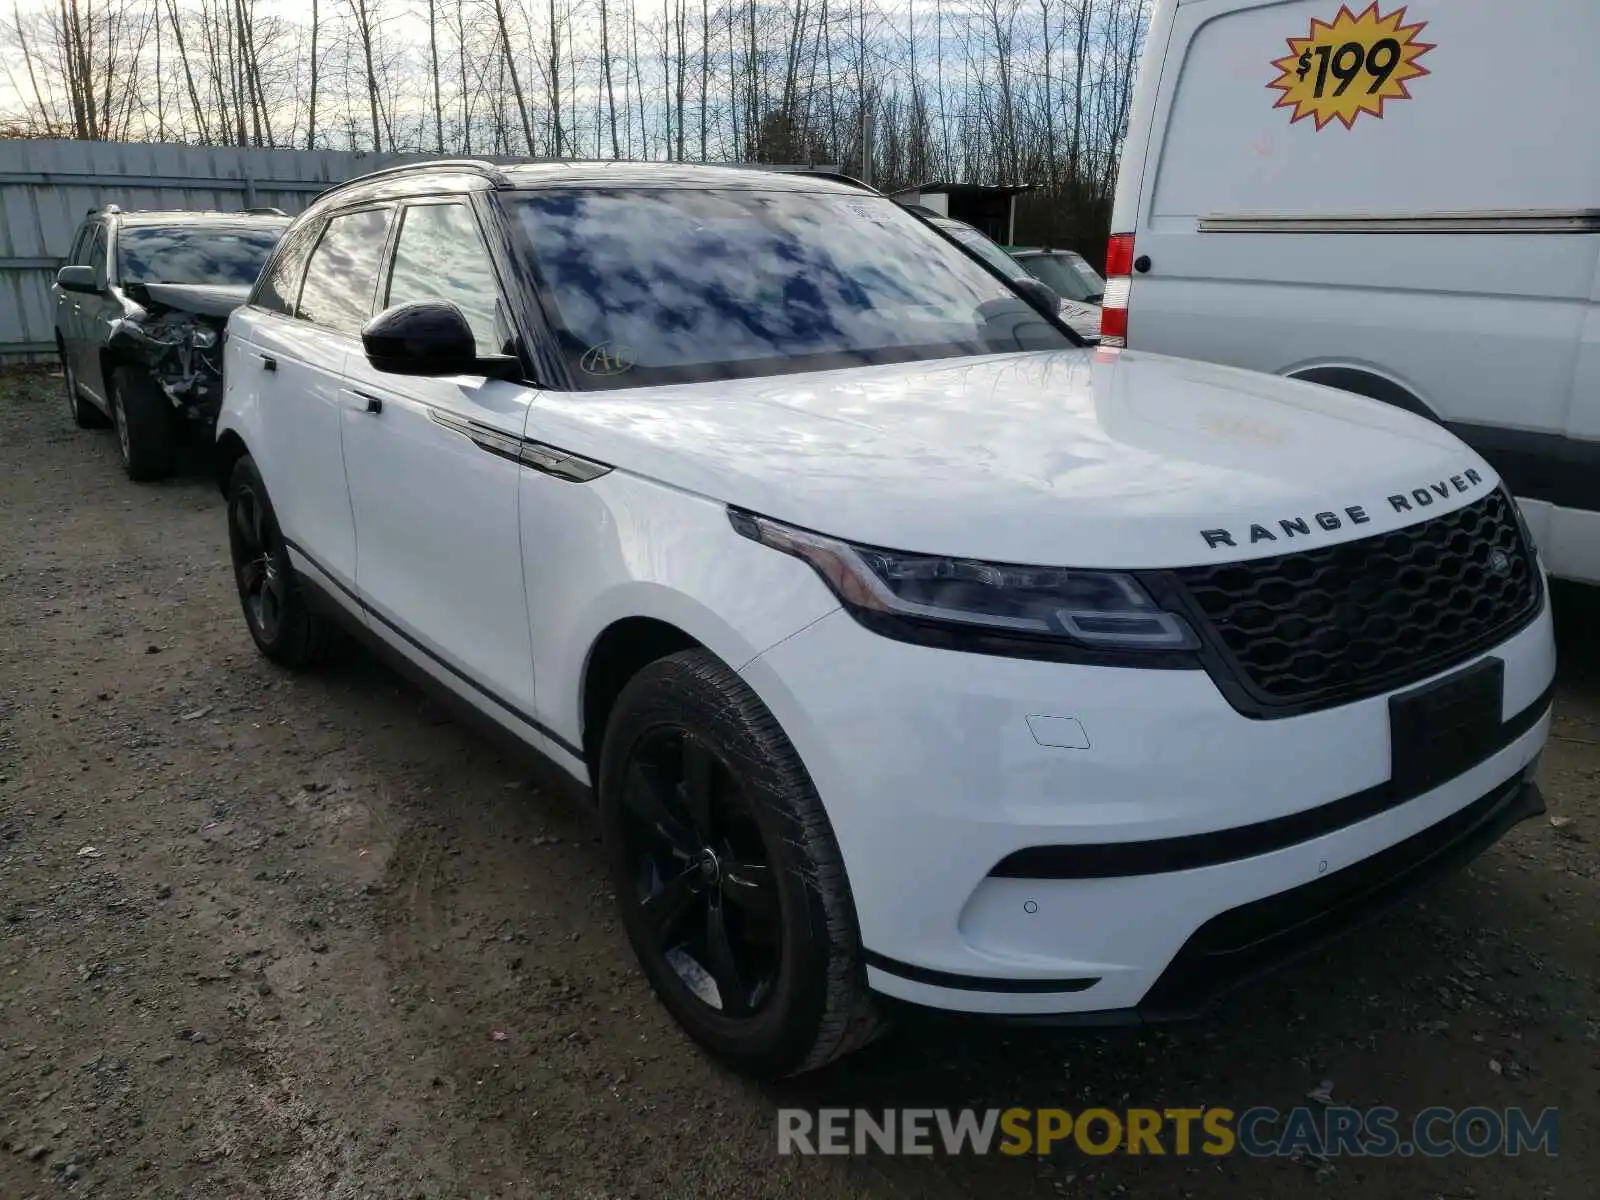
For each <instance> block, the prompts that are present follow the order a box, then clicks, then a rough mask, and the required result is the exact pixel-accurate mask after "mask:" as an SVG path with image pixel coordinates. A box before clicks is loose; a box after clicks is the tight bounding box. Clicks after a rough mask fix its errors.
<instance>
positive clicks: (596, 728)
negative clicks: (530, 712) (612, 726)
mask: <svg viewBox="0 0 1600 1200" xmlns="http://www.w3.org/2000/svg"><path fill="white" fill-rule="evenodd" d="M692 649H707V647H706V646H705V645H704V643H702V642H701V641H700V640H699V639H697V638H695V637H693V636H692V635H690V634H689V633H688V632H687V631H685V630H683V629H681V628H679V627H678V626H677V625H675V624H673V623H672V622H670V621H664V620H662V619H661V618H659V617H645V616H630V617H622V618H620V619H618V620H615V621H613V622H611V624H609V625H607V626H606V627H605V628H604V629H602V630H601V631H600V634H599V636H598V637H596V638H595V639H594V642H593V643H592V644H591V645H590V647H589V653H588V655H587V656H586V657H585V659H584V664H583V673H582V675H581V677H580V679H581V682H580V685H579V700H578V712H579V720H580V722H581V724H580V733H581V737H582V750H583V758H584V763H585V764H586V765H587V766H588V768H589V777H590V782H591V783H598V780H597V779H596V774H597V772H598V769H599V764H600V746H601V743H602V741H603V740H604V738H605V730H606V724H607V722H608V721H609V720H610V718H611V713H612V710H613V709H614V708H615V707H616V703H617V698H618V697H619V696H621V695H622V689H623V688H625V687H627V686H628V681H629V680H630V679H632V678H633V677H634V676H635V675H637V674H638V673H639V672H640V671H642V670H644V668H645V667H647V666H649V665H650V664H651V663H653V662H657V661H659V660H660V659H663V658H666V657H667V656H668V655H670V654H676V653H678V652H679V651H680V650H692ZM708 652H709V651H708Z"/></svg>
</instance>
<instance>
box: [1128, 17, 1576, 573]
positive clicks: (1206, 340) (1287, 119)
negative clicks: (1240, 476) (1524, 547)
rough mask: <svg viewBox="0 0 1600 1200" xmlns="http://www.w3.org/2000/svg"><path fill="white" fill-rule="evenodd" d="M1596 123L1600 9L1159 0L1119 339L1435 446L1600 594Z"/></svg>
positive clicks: (1145, 77)
mask: <svg viewBox="0 0 1600 1200" xmlns="http://www.w3.org/2000/svg"><path fill="white" fill-rule="evenodd" d="M1597 112H1600V0H1519V3H1517V4H1514V5H1511V4H1505V3H1501V2H1498V0H1414V2H1412V3H1409V4H1404V5H1402V4H1401V3H1399V2H1398V0H1395V2H1390V0H1381V2H1380V3H1377V4H1374V5H1372V6H1370V7H1367V8H1364V9H1363V8H1361V7H1360V5H1359V3H1358V4H1356V5H1354V6H1352V7H1342V6H1341V5H1340V3H1339V0H1158V2H1157V4H1156V8H1155V12H1154V15H1153V16H1152V19H1151V24H1150V31H1149V36H1148V41H1147V44H1146V48H1145V52H1144V57H1143V60H1142V62H1141V65H1140V69H1139V77H1138V83H1137V88H1136V90H1135V93H1134V100H1133V107H1132V112H1131V115H1130V118H1129V130H1128V138H1127V143H1126V146H1125V148H1124V151H1123V157H1122V167H1121V174H1120V176H1119V177H1118V180H1117V191H1116V201H1115V207H1114V209H1113V215H1112V233H1113V236H1112V239H1111V245H1110V249H1109V253H1108V255H1107V258H1108V261H1107V266H1106V275H1107V276H1108V280H1109V282H1108V285H1107V288H1106V296H1105V304H1104V318H1103V324H1102V334H1103V335H1104V338H1105V340H1106V342H1108V343H1109V344H1113V345H1116V344H1125V345H1128V346H1132V347H1137V348H1141V349H1145V350H1152V351H1159V352H1161V353H1165V354H1175V355H1182V356H1185V357H1189V358H1204V359H1211V360H1213V361H1216V362H1223V363H1232V364H1236V365H1238V366H1243V367H1250V368H1253V369H1255V370H1260V371H1272V372H1277V373H1279V374H1283V375H1292V376H1295V377H1297V378H1301V379H1307V380H1311V381H1314V382H1319V383H1324V384H1329V385H1332V386H1334V387H1338V388H1343V389H1346V390H1348V391H1352V392H1359V393H1361V394H1362V395H1365V396H1369V397H1372V398H1374V399H1377V400H1382V401H1386V402H1388V403H1390V404H1394V405H1397V406H1398V407H1401V408H1407V409H1410V410H1412V411H1414V412H1420V413H1423V414H1425V415H1427V416H1430V417H1432V418H1434V419H1435V420H1438V421H1441V422H1443V423H1444V424H1446V425H1448V426H1449V427H1450V428H1451V429H1452V430H1454V431H1455V432H1456V433H1458V434H1459V435H1460V436H1461V437H1462V438H1464V439H1465V440H1466V441H1467V442H1468V443H1470V444H1471V445H1472V446H1473V447H1474V448H1475V449H1477V450H1478V451H1479V452H1480V453H1482V454H1483V456H1484V457H1485V458H1487V459H1488V460H1489V462H1490V463H1492V464H1493V465H1494V467H1495V468H1496V470H1498V471H1499V472H1500V474H1501V475H1502V476H1503V477H1504V479H1505V480H1506V482H1507V483H1508V484H1509V485H1510V486H1511V487H1512V488H1513V490H1514V491H1515V493H1516V495H1517V496H1518V497H1519V498H1520V499H1521V500H1522V502H1523V504H1522V506H1523V509H1524V511H1525V512H1526V514H1527V518H1528V523H1529V525H1530V527H1531V529H1532V531H1533V533H1534V536H1535V538H1536V540H1537V541H1538V542H1539V544H1540V547H1541V549H1542V551H1543V555H1544V558H1545V561H1546V564H1547V566H1548V567H1549V570H1550V572H1551V573H1552V574H1554V575H1560V576H1565V577H1568V578H1573V579H1581V580H1586V581H1589V582H1600V133H1597V132H1596V129H1595V125H1594V116H1595V113H1597ZM1118 339H1123V340H1122V341H1118Z"/></svg>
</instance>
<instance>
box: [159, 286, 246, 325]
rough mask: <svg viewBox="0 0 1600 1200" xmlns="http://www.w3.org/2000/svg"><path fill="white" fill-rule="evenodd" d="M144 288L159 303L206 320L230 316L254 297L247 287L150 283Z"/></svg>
mask: <svg viewBox="0 0 1600 1200" xmlns="http://www.w3.org/2000/svg"><path fill="white" fill-rule="evenodd" d="M142 287H143V290H144V292H145V294H146V295H148V296H149V297H150V299H152V300H154V301H155V302H156V303H157V304H159V305H162V306H163V307H165V308H176V309H179V310H181V311H183V312H189V313H195V314H196V315H198V316H202V317H226V316H227V315H228V314H229V313H231V312H232V311H233V310H234V309H236V308H238V307H239V306H240V305H241V304H243V303H244V302H245V300H246V299H247V298H248V297H249V295H250V288H249V286H248V285H245V284H238V285H233V284H214V283H146V284H144V285H142Z"/></svg>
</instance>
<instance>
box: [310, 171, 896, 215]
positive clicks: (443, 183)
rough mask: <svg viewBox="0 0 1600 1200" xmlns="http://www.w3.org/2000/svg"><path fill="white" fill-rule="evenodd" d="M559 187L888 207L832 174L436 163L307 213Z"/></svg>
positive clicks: (360, 181) (343, 194)
mask: <svg viewBox="0 0 1600 1200" xmlns="http://www.w3.org/2000/svg"><path fill="white" fill-rule="evenodd" d="M554 187H606V188H612V187H616V188H626V187H648V188H655V189H661V188H684V189H689V190H710V189H734V188H737V189H742V190H751V191H768V192H771V191H785V192H811V193H817V192H823V193H830V194H837V195H846V196H849V195H854V196H860V195H863V194H865V195H868V196H873V197H878V198H881V199H888V197H886V196H884V195H883V193H882V192H879V191H878V190H877V189H875V188H872V187H869V186H867V185H866V184H863V183H860V182H857V181H856V180H853V179H850V178H849V177H848V176H845V175H840V174H837V173H834V172H831V171H824V170H821V169H818V170H816V171H809V170H802V171H781V170H779V171H772V170H763V169H761V168H760V167H757V166H737V165H732V164H730V165H727V166H710V165H703V164H698V163H663V162H654V163H650V162H615V161H610V160H600V161H593V162H591V161H585V160H559V161H554V160H553V161H547V162H531V163H516V164H511V165H505V166H501V165H497V164H494V163H490V162H483V161H478V160H475V159H458V160H444V161H440V160H435V161H431V162H429V161H422V162H415V163H404V164H401V165H400V166H396V167H387V168H384V169H382V170H379V171H374V172H372V173H370V174H367V175H362V176H358V177H357V178H355V179H352V180H349V181H348V182H346V183H340V184H334V185H333V186H331V187H330V188H328V190H327V191H325V192H323V193H321V194H320V195H319V196H318V197H317V198H316V200H315V201H314V202H313V203H312V204H311V206H310V207H309V208H308V209H307V212H308V213H313V214H316V213H321V212H325V211H327V210H328V209H330V208H335V207H342V206H344V205H347V204H360V203H368V202H374V201H383V200H404V199H407V198H408V197H412V196H423V195H438V194H440V193H461V192H473V191H531V190H536V189H540V188H554Z"/></svg>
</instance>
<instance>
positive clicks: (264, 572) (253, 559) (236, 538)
mask: <svg viewBox="0 0 1600 1200" xmlns="http://www.w3.org/2000/svg"><path fill="white" fill-rule="evenodd" d="M268 522H269V518H268V516H267V509H266V504H265V503H264V501H263V500H262V497H261V495H260V494H259V493H258V492H257V490H256V484H255V482H254V481H253V480H246V481H244V482H243V483H241V484H240V486H239V487H238V488H236V489H235V490H234V494H233V496H232V497H231V498H230V500H229V502H228V525H229V536H230V539H231V541H232V544H233V561H234V571H235V574H236V576H237V578H238V583H239V599H240V600H241V601H242V602H243V603H244V611H245V618H246V619H247V620H248V621H249V622H250V628H251V632H252V633H254V634H256V636H257V637H258V638H259V639H260V640H262V641H265V642H269V643H270V642H276V641H277V640H278V635H279V633H280V632H281V631H282V625H283V613H284V608H285V606H286V601H287V587H288V579H287V577H286V576H285V574H284V572H283V571H282V570H280V569H279V564H278V557H279V556H278V554H277V553H276V551H277V549H278V547H277V545H276V544H275V542H276V538H275V536H274V535H275V532H276V531H274V530H273V529H272V528H271V526H270V524H269V523H268Z"/></svg>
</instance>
